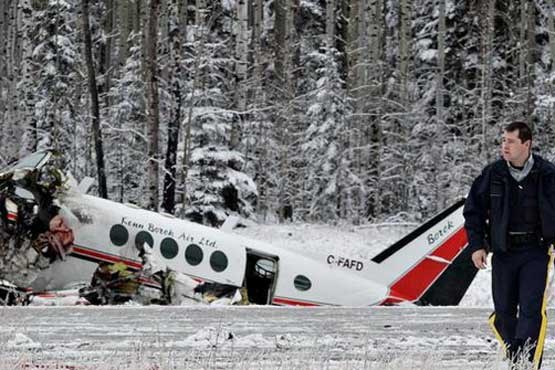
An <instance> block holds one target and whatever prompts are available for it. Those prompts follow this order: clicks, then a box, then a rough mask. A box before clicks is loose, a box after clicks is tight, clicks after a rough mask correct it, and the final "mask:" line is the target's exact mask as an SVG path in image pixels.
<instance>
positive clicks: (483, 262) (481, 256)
mask: <svg viewBox="0 0 555 370" xmlns="http://www.w3.org/2000/svg"><path fill="white" fill-rule="evenodd" d="M487 257H488V252H486V250H485V249H478V250H477V251H476V252H474V253H472V262H474V266H476V268H477V269H485V268H486V267H487Z"/></svg>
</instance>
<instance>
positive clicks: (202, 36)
mask: <svg viewBox="0 0 555 370" xmlns="http://www.w3.org/2000/svg"><path fill="white" fill-rule="evenodd" d="M196 2H197V13H196V15H195V22H196V23H195V24H196V26H197V30H202V29H203V28H206V29H209V28H210V23H211V22H209V24H208V25H206V24H205V19H204V14H205V12H203V11H201V10H200V9H199V8H198V6H199V3H201V2H202V0H196ZM207 33H208V31H206V32H197V33H196V34H195V35H194V37H195V39H197V40H199V46H198V47H197V50H196V55H195V61H194V66H193V71H192V73H193V75H194V77H193V88H192V91H191V99H190V102H189V110H188V112H187V121H186V122H187V123H186V126H185V129H184V136H185V137H184V143H183V172H182V178H181V183H182V186H183V192H182V193H181V204H182V206H183V209H185V208H186V207H187V177H188V176H189V165H190V163H189V162H190V159H191V149H192V148H191V128H192V125H193V108H194V106H195V102H196V95H195V94H196V91H197V89H198V88H199V83H200V77H201V76H200V64H201V59H202V58H203V57H204V46H205V43H206V34H207Z"/></svg>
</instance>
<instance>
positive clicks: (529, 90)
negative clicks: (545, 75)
mask: <svg viewBox="0 0 555 370" xmlns="http://www.w3.org/2000/svg"><path fill="white" fill-rule="evenodd" d="M527 20H528V26H527V27H526V28H527V34H528V37H527V42H526V111H525V114H526V121H527V123H528V125H529V126H530V128H532V129H534V117H533V115H534V108H535V104H534V102H535V99H536V96H535V94H534V79H535V73H534V65H535V56H536V6H535V4H534V2H533V1H530V2H528V19H527Z"/></svg>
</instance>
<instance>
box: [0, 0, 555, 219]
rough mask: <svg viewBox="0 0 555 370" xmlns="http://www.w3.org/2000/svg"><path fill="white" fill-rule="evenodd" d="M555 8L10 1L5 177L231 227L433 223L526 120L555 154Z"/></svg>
mask: <svg viewBox="0 0 555 370" xmlns="http://www.w3.org/2000/svg"><path fill="white" fill-rule="evenodd" d="M554 61H555V0H96V1H89V0H0V148H2V150H1V151H0V167H4V166H6V165H7V164H8V163H10V162H11V161H14V160H16V159H18V158H21V157H23V156H25V155H27V154H29V153H32V152H34V151H37V150H42V149H45V148H52V149H54V150H56V151H57V152H59V153H60V154H61V155H60V156H59V157H57V159H56V164H57V165H58V166H60V167H61V168H62V169H63V170H64V171H67V172H70V173H71V174H72V175H73V176H74V177H75V178H77V179H82V178H84V177H86V176H89V177H92V178H94V179H95V184H94V187H93V189H92V190H91V192H92V193H93V194H95V195H99V196H101V197H105V198H109V199H111V200H115V201H120V202H124V203H132V204H136V205H138V206H141V207H145V208H148V209H151V210H157V211H163V212H167V213H171V214H175V215H176V216H178V217H183V218H188V219H191V220H194V221H197V222H202V223H205V224H209V225H214V226H217V225H219V224H221V223H222V222H223V221H224V220H225V218H226V217H227V216H229V215H237V216H240V217H243V218H250V219H253V220H256V221H260V222H285V221H301V222H325V223H337V222H347V223H353V224H360V223H363V222H368V221H370V222H378V221H414V222H420V221H422V220H424V219H425V218H427V217H430V216H432V215H433V214H435V213H437V212H438V211H440V210H442V209H443V208H445V207H446V206H448V205H450V204H452V203H454V202H455V201H456V200H458V199H460V198H461V197H464V196H465V195H466V193H467V192H468V190H469V186H470V184H471V182H472V180H473V178H474V177H475V176H477V175H478V174H479V171H480V170H481V168H482V167H483V166H484V165H485V164H486V163H487V162H490V161H492V160H494V159H496V158H497V157H498V154H499V144H500V143H499V137H500V134H501V131H502V128H503V126H504V125H506V124H507V123H508V122H510V121H512V120H523V121H525V122H527V123H529V124H530V125H531V126H532V127H533V130H534V134H535V140H534V141H535V142H534V146H535V148H536V150H537V151H538V152H539V153H540V154H541V155H543V156H544V157H546V158H548V159H550V160H553V159H555V126H554V125H553V124H552V121H553V115H554V113H555V96H554V90H555V73H554V68H555V65H554Z"/></svg>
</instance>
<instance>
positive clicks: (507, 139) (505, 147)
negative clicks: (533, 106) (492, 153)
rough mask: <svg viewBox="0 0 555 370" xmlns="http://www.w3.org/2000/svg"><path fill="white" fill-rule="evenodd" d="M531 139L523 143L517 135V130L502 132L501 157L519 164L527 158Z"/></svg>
mask: <svg viewBox="0 0 555 370" xmlns="http://www.w3.org/2000/svg"><path fill="white" fill-rule="evenodd" d="M531 143H532V141H531V140H528V141H525V142H524V143H523V142H522V141H521V140H520V139H519V137H518V130H515V131H512V132H507V131H504V132H503V142H502V144H501V154H502V155H503V159H505V160H506V161H509V162H511V163H512V164H516V165H517V166H521V165H523V164H524V162H525V161H526V160H527V159H528V156H529V154H530V144H531Z"/></svg>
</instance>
